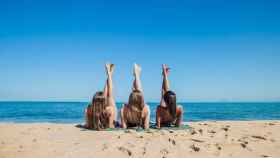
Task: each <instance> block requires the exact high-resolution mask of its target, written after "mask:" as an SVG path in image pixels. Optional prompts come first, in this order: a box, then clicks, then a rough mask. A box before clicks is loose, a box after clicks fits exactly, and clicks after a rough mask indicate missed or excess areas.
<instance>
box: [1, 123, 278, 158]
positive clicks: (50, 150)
mask: <svg viewBox="0 0 280 158" xmlns="http://www.w3.org/2000/svg"><path fill="white" fill-rule="evenodd" d="M189 125H190V127H191V128H188V129H180V130H168V129H165V130H154V129H151V130H149V131H140V132H136V131H135V130H117V131H92V130H86V129H82V128H78V127H76V124H56V123H55V124H53V123H20V124H18V123H0V131H1V134H0V157H1V158H14V157H22V158H29V157H40V158H44V157H46V158H50V157H73V158H74V157H106V158H110V157H114V158H116V157H117V158H118V157H135V158H139V157H151V158H163V157H164V158H169V157H170V158H171V157H176V158H180V157H192V158H195V157H197V158H205V157H207V158H209V157H210V158H211V157H223V158H224V157H231V158H232V157H236V158H240V157H246V158H248V157H252V158H256V157H260V158H261V157H278V156H279V155H280V150H279V148H280V132H279V131H280V120H278V121H277V120H265V121H203V122H190V123H189Z"/></svg>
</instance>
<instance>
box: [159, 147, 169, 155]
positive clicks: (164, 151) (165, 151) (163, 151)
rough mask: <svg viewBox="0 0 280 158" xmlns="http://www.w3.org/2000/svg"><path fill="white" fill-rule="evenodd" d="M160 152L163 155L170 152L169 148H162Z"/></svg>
mask: <svg viewBox="0 0 280 158" xmlns="http://www.w3.org/2000/svg"><path fill="white" fill-rule="evenodd" d="M160 153H161V154H162V155H163V157H165V156H166V155H167V154H168V153H169V151H168V150H167V149H161V150H160Z"/></svg>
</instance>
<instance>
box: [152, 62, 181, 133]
mask: <svg viewBox="0 0 280 158" xmlns="http://www.w3.org/2000/svg"><path fill="white" fill-rule="evenodd" d="M168 74H169V68H168V67H167V65H165V64H163V65H162V75H163V83H162V97H161V101H160V105H159V106H158V107H157V110H156V124H157V128H160V127H162V126H170V125H174V124H175V126H176V127H178V126H180V124H181V122H182V116H183V108H182V107H181V106H178V105H177V103H176V94H175V93H174V92H173V91H170V90H169V81H168Z"/></svg>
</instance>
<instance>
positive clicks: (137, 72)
mask: <svg viewBox="0 0 280 158" xmlns="http://www.w3.org/2000/svg"><path fill="white" fill-rule="evenodd" d="M140 73H141V67H140V66H139V65H138V64H136V63H135V64H134V69H133V74H134V75H135V76H137V75H138V76H140Z"/></svg>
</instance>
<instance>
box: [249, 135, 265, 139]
mask: <svg viewBox="0 0 280 158" xmlns="http://www.w3.org/2000/svg"><path fill="white" fill-rule="evenodd" d="M251 137H252V138H256V139H262V140H266V138H265V137H263V136H256V135H253V136H251Z"/></svg>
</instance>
